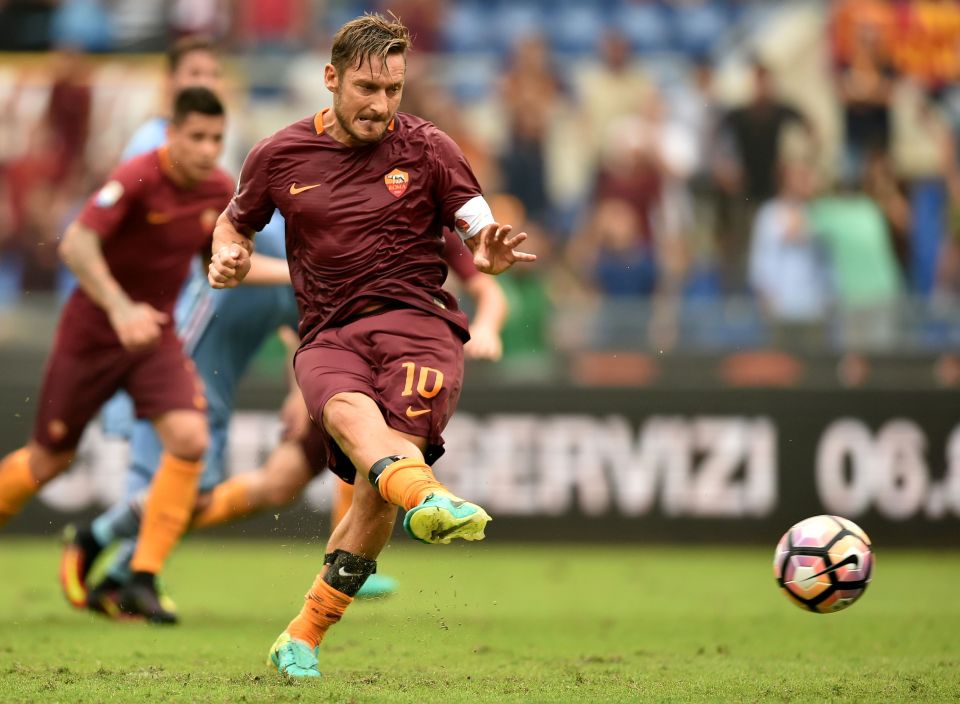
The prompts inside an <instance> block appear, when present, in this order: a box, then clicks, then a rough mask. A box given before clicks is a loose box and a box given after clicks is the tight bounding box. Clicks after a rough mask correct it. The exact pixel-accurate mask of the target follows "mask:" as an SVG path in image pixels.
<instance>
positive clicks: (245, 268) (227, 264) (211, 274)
mask: <svg viewBox="0 0 960 704" xmlns="http://www.w3.org/2000/svg"><path fill="white" fill-rule="evenodd" d="M249 271H250V252H248V251H247V249H246V247H241V246H240V245H239V244H230V245H224V246H223V247H221V248H220V249H218V250H217V251H216V253H215V254H214V255H213V257H211V258H210V268H209V270H208V271H207V281H209V282H210V285H211V286H212V287H213V288H234V287H235V286H237V285H238V284H239V283H240V282H241V281H243V280H244V278H246V276H247V272H249Z"/></svg>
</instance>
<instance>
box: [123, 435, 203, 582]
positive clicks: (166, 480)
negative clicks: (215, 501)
mask: <svg viewBox="0 0 960 704" xmlns="http://www.w3.org/2000/svg"><path fill="white" fill-rule="evenodd" d="M202 467H203V463H202V462H201V461H200V460H183V459H180V458H179V457H174V456H173V455H171V454H169V453H166V452H165V453H163V457H161V458H160V467H159V468H158V469H157V473H156V475H155V476H154V478H153V482H152V483H151V484H150V491H149V493H148V494H147V500H146V502H145V503H144V506H143V520H142V521H141V523H140V536H139V538H138V539H137V550H136V552H135V553H134V554H133V560H132V561H131V562H130V567H131V569H133V571H134V572H150V573H152V574H157V573H158V572H160V570H161V569H162V568H163V563H164V562H166V560H167V556H168V555H169V554H170V552H171V551H172V550H173V546H174V545H176V544H177V541H178V540H180V536H181V535H183V532H184V531H185V530H186V529H187V524H188V523H189V522H190V516H191V515H192V514H193V506H194V504H195V503H196V501H197V483H198V481H199V479H200V470H201V468H202Z"/></svg>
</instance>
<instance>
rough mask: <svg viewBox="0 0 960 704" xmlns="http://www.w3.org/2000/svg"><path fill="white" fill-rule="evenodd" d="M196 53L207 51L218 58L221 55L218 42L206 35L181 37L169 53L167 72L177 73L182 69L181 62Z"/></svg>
mask: <svg viewBox="0 0 960 704" xmlns="http://www.w3.org/2000/svg"><path fill="white" fill-rule="evenodd" d="M195 51H205V52H207V53H209V54H215V55H218V56H219V54H220V49H219V48H218V47H217V44H216V42H214V41H213V39H211V38H210V37H208V36H206V35H203V34H192V35H189V36H186V37H181V38H180V39H178V40H177V41H175V42H174V43H173V45H172V46H171V47H170V49H169V50H168V51H167V71H169V72H170V73H176V71H177V69H178V68H179V67H180V62H181V61H183V57H184V56H186V55H187V54H192V53H193V52H195Z"/></svg>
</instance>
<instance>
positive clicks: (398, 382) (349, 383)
mask: <svg viewBox="0 0 960 704" xmlns="http://www.w3.org/2000/svg"><path fill="white" fill-rule="evenodd" d="M293 366H294V371H295V372H296V375H297V383H299V384H300V390H301V391H303V398H304V400H306V403H307V410H308V411H309V412H310V417H311V418H312V419H313V420H314V424H315V425H316V426H317V427H318V431H319V435H316V434H315V436H314V441H315V442H318V441H322V442H323V443H324V444H325V445H326V447H327V456H328V457H329V466H330V469H332V470H333V471H334V472H335V473H336V474H337V475H339V476H340V477H341V478H343V479H344V480H345V481H348V482H353V479H354V476H355V475H356V470H355V468H354V467H353V465H352V464H351V463H350V461H349V460H348V459H347V458H346V456H345V455H344V454H343V453H342V452H341V451H340V448H339V447H337V445H336V443H335V442H334V441H333V440H332V438H330V436H329V435H327V433H326V432H325V431H324V430H323V429H322V418H323V409H324V407H325V406H326V405H327V401H329V400H330V399H331V398H332V397H333V396H334V395H335V394H338V393H342V392H348V391H352V392H358V393H362V394H365V395H367V396H369V397H370V398H372V399H373V400H374V401H375V402H376V403H377V405H378V406H379V407H380V411H381V412H382V413H383V418H384V420H385V421H386V422H387V425H388V426H390V427H391V428H393V429H394V430H399V431H400V432H403V433H408V434H409V435H414V436H417V437H422V438H426V440H427V450H426V452H425V453H424V456H425V457H426V459H427V461H428V462H430V463H432V462H433V461H435V460H436V459H437V458H439V457H440V455H442V454H443V435H442V433H443V429H444V428H445V427H446V425H447V422H448V421H449V420H450V416H451V415H453V411H454V410H455V409H456V406H457V401H458V400H459V398H460V387H461V385H462V383H463V341H462V339H461V338H460V336H459V335H458V334H457V333H456V332H454V330H453V328H452V327H451V326H450V324H449V323H447V322H446V321H445V320H444V319H443V318H440V317H438V316H435V315H431V314H429V313H426V312H424V311H420V310H416V309H414V308H400V309H391V310H387V311H384V312H382V313H381V312H377V313H374V314H372V315H368V316H366V317H363V318H360V319H358V320H354V321H352V322H350V323H348V324H346V325H344V326H343V327H340V328H331V329H328V330H324V331H323V332H321V333H320V334H319V335H317V337H316V338H315V339H314V340H313V341H312V342H310V343H309V344H308V345H307V346H306V347H303V348H301V349H300V350H299V351H298V352H297V356H296V358H295V359H294V363H293ZM305 449H306V445H305Z"/></svg>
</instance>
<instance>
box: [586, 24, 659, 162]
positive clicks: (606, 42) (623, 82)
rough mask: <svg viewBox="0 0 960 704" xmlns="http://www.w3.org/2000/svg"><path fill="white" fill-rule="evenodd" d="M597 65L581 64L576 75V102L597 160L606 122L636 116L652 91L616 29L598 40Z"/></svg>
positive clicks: (628, 44)
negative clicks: (584, 121) (583, 118)
mask: <svg viewBox="0 0 960 704" xmlns="http://www.w3.org/2000/svg"><path fill="white" fill-rule="evenodd" d="M598 48H599V51H598V55H599V57H600V61H599V62H583V63H584V64H585V65H584V66H583V67H582V68H581V69H580V70H579V71H578V72H577V73H576V92H577V100H578V102H579V104H580V106H581V109H582V110H583V113H584V117H585V119H586V121H587V125H586V129H587V133H588V135H589V139H590V148H591V151H592V152H593V153H594V154H595V155H596V157H597V158H599V155H600V152H601V150H602V149H603V146H604V143H605V141H606V139H607V135H608V133H609V128H610V123H611V122H613V121H615V120H617V119H619V118H622V117H626V116H628V115H635V114H637V113H638V112H639V111H640V110H641V108H642V107H643V106H644V104H645V103H646V101H647V99H648V98H649V97H650V95H651V94H652V92H653V85H652V83H651V81H650V78H649V76H648V75H647V73H646V71H645V70H643V68H642V67H641V66H640V65H639V64H638V63H637V62H636V61H635V60H634V56H633V51H632V49H631V47H630V43H629V42H628V41H627V38H626V37H625V36H623V34H622V33H620V32H619V31H617V30H610V31H608V32H606V33H605V34H604V35H603V36H602V37H601V39H600V42H599V47H598Z"/></svg>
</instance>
